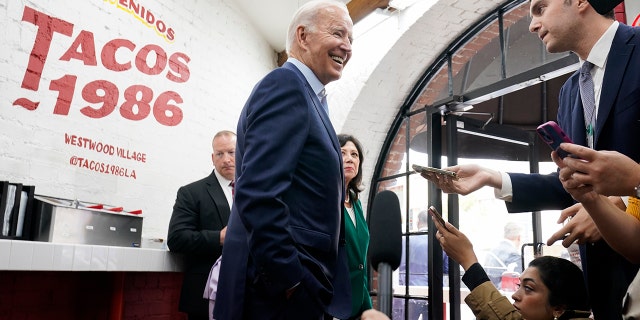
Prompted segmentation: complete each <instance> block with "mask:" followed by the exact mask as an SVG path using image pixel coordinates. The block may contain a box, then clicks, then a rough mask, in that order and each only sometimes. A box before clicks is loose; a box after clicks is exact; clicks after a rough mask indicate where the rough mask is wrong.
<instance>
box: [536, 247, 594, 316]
mask: <svg viewBox="0 0 640 320" xmlns="http://www.w3.org/2000/svg"><path fill="white" fill-rule="evenodd" d="M529 267H534V268H536V269H538V274H539V275H540V279H542V282H543V283H544V285H545V286H547V288H548V289H549V305H551V306H552V307H562V308H564V309H565V310H586V311H588V310H590V307H589V296H588V294H587V287H586V286H585V283H584V276H583V275H582V271H581V270H580V268H578V266H576V265H575V264H573V262H571V261H569V260H566V259H562V258H557V257H551V256H543V257H539V258H536V259H533V261H531V262H530V263H529ZM567 316H568V314H567ZM559 319H564V318H563V317H560V318H559Z"/></svg>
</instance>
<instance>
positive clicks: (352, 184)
mask: <svg viewBox="0 0 640 320" xmlns="http://www.w3.org/2000/svg"><path fill="white" fill-rule="evenodd" d="M338 141H339V142H340V147H344V145H345V144H347V142H349V141H351V142H352V143H353V144H354V145H355V146H356V149H358V155H359V156H360V164H358V174H357V175H356V176H355V177H353V179H351V181H349V185H348V186H347V192H348V193H349V195H350V197H351V200H352V201H356V200H358V195H359V194H360V192H361V191H362V189H360V185H361V183H362V163H363V162H364V153H363V152H362V144H360V141H358V139H356V138H355V137H354V136H352V135H348V134H339V135H338Z"/></svg>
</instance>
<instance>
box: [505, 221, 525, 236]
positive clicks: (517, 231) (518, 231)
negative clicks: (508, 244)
mask: <svg viewBox="0 0 640 320" xmlns="http://www.w3.org/2000/svg"><path fill="white" fill-rule="evenodd" d="M520 235H522V226H520V224H518V223H516V222H508V223H507V224H505V225H504V237H505V238H506V239H515V238H516V237H518V236H520Z"/></svg>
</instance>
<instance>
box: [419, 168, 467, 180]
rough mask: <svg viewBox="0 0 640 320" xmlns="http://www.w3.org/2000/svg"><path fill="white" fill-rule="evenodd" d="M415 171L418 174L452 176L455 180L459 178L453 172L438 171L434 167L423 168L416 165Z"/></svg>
mask: <svg viewBox="0 0 640 320" xmlns="http://www.w3.org/2000/svg"><path fill="white" fill-rule="evenodd" d="M412 167H413V170H415V171H416V172H420V173H423V172H433V173H437V174H442V175H445V176H450V177H452V178H454V179H457V178H458V174H457V173H455V172H453V171H449V170H442V169H438V168H433V167H423V166H420V165H417V164H414V165H413V166H412Z"/></svg>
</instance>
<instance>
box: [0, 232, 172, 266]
mask: <svg viewBox="0 0 640 320" xmlns="http://www.w3.org/2000/svg"><path fill="white" fill-rule="evenodd" d="M0 270H14V271H18V270H19V271H114V272H115V271H146V272H180V271H182V256H181V255H179V254H175V253H171V252H169V251H168V250H166V249H150V248H127V247H109V246H98V245H82V244H66V243H51V242H40V241H23V240H3V239H0Z"/></svg>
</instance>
